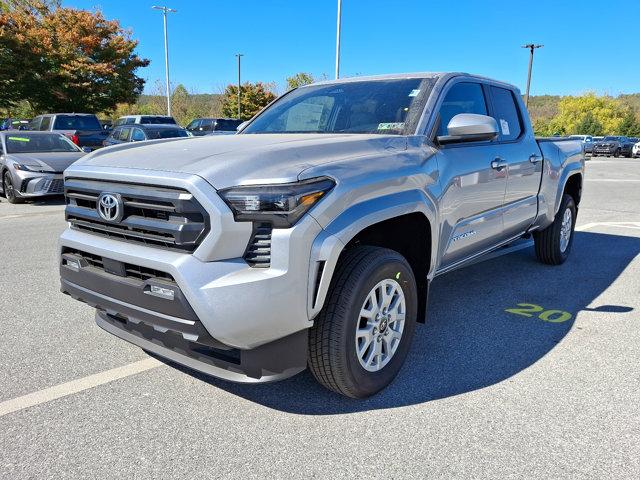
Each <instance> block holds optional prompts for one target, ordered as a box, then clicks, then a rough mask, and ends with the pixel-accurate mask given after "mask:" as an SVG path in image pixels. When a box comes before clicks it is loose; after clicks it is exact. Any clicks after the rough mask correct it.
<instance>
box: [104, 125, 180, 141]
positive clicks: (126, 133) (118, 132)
mask: <svg viewBox="0 0 640 480" xmlns="http://www.w3.org/2000/svg"><path fill="white" fill-rule="evenodd" d="M191 136H192V135H191V134H190V133H189V132H187V130H185V129H184V128H182V127H180V126H178V125H142V124H141V125H121V126H119V127H116V128H114V129H113V131H112V132H111V133H110V134H109V136H108V137H107V138H106V139H105V141H104V146H105V147H108V146H110V145H118V144H120V143H128V142H144V141H145V140H159V139H161V138H186V137H191Z"/></svg>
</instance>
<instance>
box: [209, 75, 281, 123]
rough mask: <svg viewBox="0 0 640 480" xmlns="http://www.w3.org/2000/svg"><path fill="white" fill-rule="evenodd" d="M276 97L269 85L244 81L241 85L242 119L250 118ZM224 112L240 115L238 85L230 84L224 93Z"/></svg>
mask: <svg viewBox="0 0 640 480" xmlns="http://www.w3.org/2000/svg"><path fill="white" fill-rule="evenodd" d="M275 99H276V96H275V94H274V93H273V92H272V91H271V90H270V88H269V86H268V85H266V84H264V83H262V82H257V83H249V82H247V83H244V84H243V85H242V86H241V87H240V112H241V114H240V119H241V120H249V119H250V118H251V117H253V116H254V115H255V114H256V113H258V112H259V111H260V110H262V109H263V108H264V107H266V106H267V105H268V104H269V103H271V102H272V101H273V100H275ZM222 114H223V115H224V116H225V117H231V118H237V117H238V87H237V86H236V85H229V86H227V88H226V89H225V90H224V93H223V94H222Z"/></svg>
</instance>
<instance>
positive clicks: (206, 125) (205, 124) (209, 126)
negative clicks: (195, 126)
mask: <svg viewBox="0 0 640 480" xmlns="http://www.w3.org/2000/svg"><path fill="white" fill-rule="evenodd" d="M213 127H214V121H213V120H202V122H201V123H200V128H202V131H203V132H211V131H212V130H214V128H213Z"/></svg>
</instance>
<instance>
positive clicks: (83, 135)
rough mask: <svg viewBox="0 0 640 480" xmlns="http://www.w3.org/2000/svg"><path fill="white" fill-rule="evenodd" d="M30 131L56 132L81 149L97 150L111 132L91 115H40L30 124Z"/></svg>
mask: <svg viewBox="0 0 640 480" xmlns="http://www.w3.org/2000/svg"><path fill="white" fill-rule="evenodd" d="M28 129H29V130H37V131H41V132H56V133H62V134H63V135H66V136H67V137H68V138H69V139H70V140H71V141H72V142H73V143H75V144H76V145H78V146H79V147H86V148H88V149H89V150H95V149H96V148H100V147H101V146H102V142H104V139H105V138H107V135H108V134H109V132H107V131H105V130H104V129H103V128H102V125H100V121H99V120H98V117H96V116H95V115H93V114H91V113H48V114H46V115H38V116H37V117H35V118H34V119H33V120H31V122H29V128H28Z"/></svg>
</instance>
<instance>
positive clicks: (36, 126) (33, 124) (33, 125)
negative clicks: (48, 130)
mask: <svg viewBox="0 0 640 480" xmlns="http://www.w3.org/2000/svg"><path fill="white" fill-rule="evenodd" d="M40 123H42V117H36V118H34V119H33V120H31V121H30V122H29V130H40Z"/></svg>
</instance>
